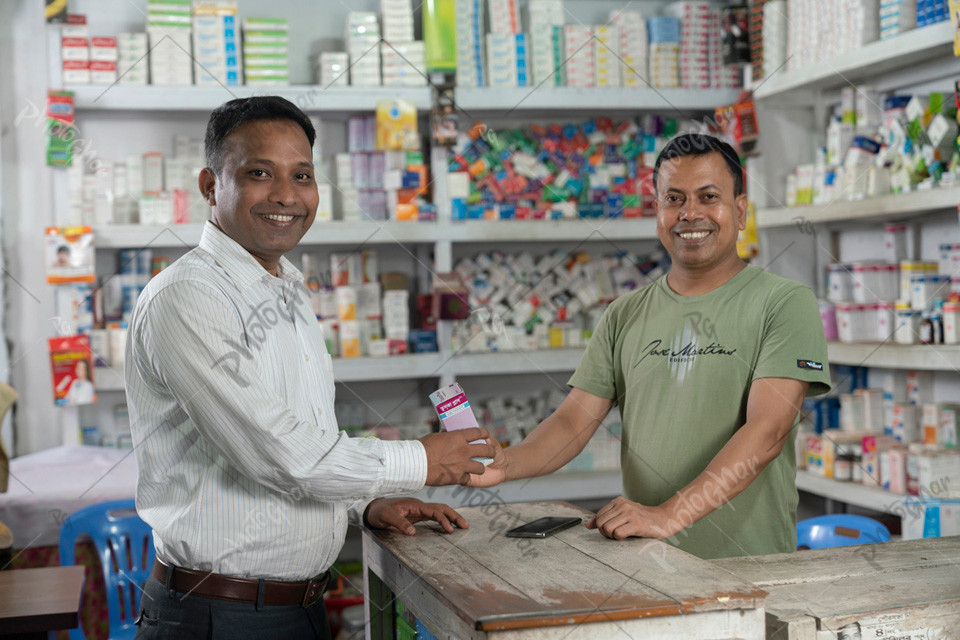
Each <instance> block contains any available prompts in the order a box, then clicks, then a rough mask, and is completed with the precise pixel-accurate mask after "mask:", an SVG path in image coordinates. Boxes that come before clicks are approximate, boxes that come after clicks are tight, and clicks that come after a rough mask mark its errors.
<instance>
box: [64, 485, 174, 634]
mask: <svg viewBox="0 0 960 640" xmlns="http://www.w3.org/2000/svg"><path fill="white" fill-rule="evenodd" d="M81 536H89V537H90V539H91V540H93V544H94V546H95V547H96V548H97V553H98V554H99V556H100V564H101V566H102V567H103V580H104V583H105V584H106V590H107V610H108V614H109V620H110V640H124V639H127V638H131V639H132V638H133V637H134V636H135V635H136V633H137V627H136V625H135V624H134V620H136V619H137V613H138V612H139V610H140V595H141V594H142V593H143V585H144V583H145V582H146V581H147V578H149V577H150V570H151V568H152V567H153V560H154V557H155V556H156V551H155V550H154V548H153V531H152V530H151V528H150V526H149V525H148V524H147V523H146V522H144V521H143V520H141V519H140V517H139V516H138V515H137V511H136V506H135V504H134V501H133V500H116V501H114V502H102V503H100V504H94V505H91V506H89V507H85V508H83V509H80V510H79V511H77V512H75V513H72V514H70V515H69V516H68V517H67V519H66V520H64V521H63V526H62V527H61V528H60V564H61V565H62V566H70V565H73V564H76V562H75V559H74V546H75V545H76V543H77V539H78V538H80V537H81ZM70 640H86V637H85V636H84V634H83V629H82V628H80V627H77V628H76V629H71V630H70Z"/></svg>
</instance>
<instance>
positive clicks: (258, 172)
mask: <svg viewBox="0 0 960 640" xmlns="http://www.w3.org/2000/svg"><path fill="white" fill-rule="evenodd" d="M250 175H252V176H253V177H255V178H262V177H264V176H265V175H267V172H266V171H264V170H263V169H253V170H251V171H250Z"/></svg>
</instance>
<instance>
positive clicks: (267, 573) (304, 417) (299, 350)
mask: <svg viewBox="0 0 960 640" xmlns="http://www.w3.org/2000/svg"><path fill="white" fill-rule="evenodd" d="M278 273H279V274H280V275H279V277H274V276H272V275H270V274H269V273H268V272H267V271H266V269H264V268H263V266H261V265H260V263H258V262H257V261H256V260H255V259H254V258H253V256H251V255H250V254H249V253H248V252H247V251H246V250H244V249H243V248H242V247H241V246H240V245H239V244H237V243H236V242H235V241H234V240H232V239H231V238H230V237H229V236H227V235H226V234H224V233H223V232H222V231H220V230H219V229H218V228H217V227H215V226H214V225H213V224H212V223H210V222H208V223H207V224H206V227H205V228H204V230H203V236H202V238H201V240H200V245H199V246H198V247H197V248H196V249H194V250H192V251H190V252H189V253H187V254H186V255H184V256H183V257H182V258H181V259H179V260H177V261H176V262H175V263H174V264H172V265H171V266H170V267H169V268H167V269H165V270H164V271H163V272H162V273H160V274H159V275H158V276H157V277H155V278H154V279H153V280H151V281H150V284H149V285H148V286H147V287H146V289H145V290H144V291H143V293H142V294H141V296H140V299H139V301H138V302H137V308H136V310H135V311H134V313H133V316H132V318H131V321H130V331H129V338H128V341H127V350H126V371H125V378H126V388H127V402H128V404H129V409H130V424H131V430H132V434H133V444H134V450H135V452H136V456H137V464H138V467H139V478H138V482H137V511H138V512H139V514H140V516H141V517H142V518H143V519H144V520H145V521H146V522H147V523H148V524H149V525H150V526H151V527H153V531H154V542H155V544H156V549H157V555H158V557H160V558H161V559H162V560H164V561H166V562H168V563H171V564H174V565H177V566H181V567H186V568H190V569H198V570H202V571H213V572H216V573H222V574H226V575H232V576H242V577H254V578H266V579H276V580H303V579H307V578H310V577H312V576H315V575H317V574H318V573H321V572H322V571H324V570H325V569H326V568H327V567H329V566H330V565H331V564H332V563H333V562H334V560H336V558H337V554H338V553H339V552H340V548H341V547H342V546H343V539H344V535H345V533H346V528H347V521H348V519H349V520H352V521H354V522H356V521H357V519H358V518H359V515H360V514H362V509H363V508H364V507H365V506H366V504H367V503H368V502H369V501H370V500H371V499H373V498H375V497H377V496H382V495H386V494H391V493H396V492H403V491H416V490H419V489H421V488H422V487H423V485H424V482H425V481H426V477H427V459H426V453H425V451H424V449H423V445H422V444H420V442H418V441H415V440H414V441H400V442H383V441H380V440H376V439H372V438H348V437H347V436H346V434H344V433H341V432H340V431H339V430H338V428H337V422H336V417H335V415H334V408H333V398H334V378H333V369H332V362H331V359H330V356H329V355H328V354H327V350H326V346H325V345H324V342H323V335H322V332H321V329H320V326H319V323H318V322H317V320H316V317H315V316H314V315H313V311H312V308H311V306H310V303H309V298H308V295H307V290H306V288H305V287H304V285H303V282H302V280H303V277H302V274H301V273H300V272H299V271H298V270H297V269H296V268H295V267H294V266H293V265H292V264H291V263H290V261H289V260H287V259H286V258H282V259H281V260H280V266H279V270H278Z"/></svg>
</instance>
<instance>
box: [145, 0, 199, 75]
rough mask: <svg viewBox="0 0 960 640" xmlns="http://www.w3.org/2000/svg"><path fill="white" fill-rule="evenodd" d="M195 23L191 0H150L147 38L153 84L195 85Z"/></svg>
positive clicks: (148, 4)
mask: <svg viewBox="0 0 960 640" xmlns="http://www.w3.org/2000/svg"><path fill="white" fill-rule="evenodd" d="M192 23H193V14H192V11H191V8H190V0H162V1H158V0H149V2H148V3H147V39H148V41H149V44H150V83H151V84H156V85H164V86H174V85H189V84H193V57H192V56H193V52H192V31H193V29H192Z"/></svg>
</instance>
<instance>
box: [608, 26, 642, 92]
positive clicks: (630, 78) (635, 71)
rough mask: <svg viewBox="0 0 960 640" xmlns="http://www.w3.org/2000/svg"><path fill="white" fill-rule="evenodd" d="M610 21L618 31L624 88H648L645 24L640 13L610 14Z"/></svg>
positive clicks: (621, 75) (621, 76) (621, 77)
mask: <svg viewBox="0 0 960 640" xmlns="http://www.w3.org/2000/svg"><path fill="white" fill-rule="evenodd" d="M610 21H611V23H612V24H614V25H615V26H616V27H617V29H618V30H619V31H620V61H621V69H620V79H621V82H622V84H623V86H625V87H633V88H635V87H646V86H648V78H649V73H648V72H647V23H646V21H644V19H643V14H642V13H641V12H640V11H616V12H612V15H611V16H610Z"/></svg>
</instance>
